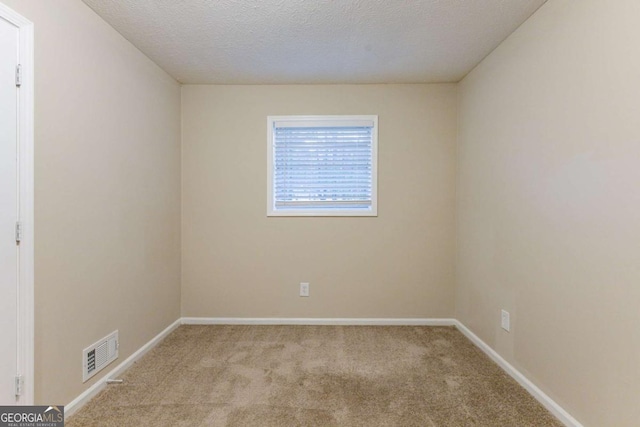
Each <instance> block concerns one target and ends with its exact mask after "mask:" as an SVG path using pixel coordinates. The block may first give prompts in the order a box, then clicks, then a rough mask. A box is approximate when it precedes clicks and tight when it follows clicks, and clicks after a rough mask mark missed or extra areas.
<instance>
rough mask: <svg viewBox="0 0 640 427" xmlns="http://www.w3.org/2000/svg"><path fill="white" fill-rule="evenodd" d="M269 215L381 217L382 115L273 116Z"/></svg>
mask: <svg viewBox="0 0 640 427" xmlns="http://www.w3.org/2000/svg"><path fill="white" fill-rule="evenodd" d="M267 123H268V142H269V149H268V157H269V160H268V163H269V164H268V194H267V203H268V207H267V215H268V216H305V215H306V216H377V203H376V202H377V200H376V199H377V194H376V193H377V139H378V116H278V117H274V116H270V117H268V118H267Z"/></svg>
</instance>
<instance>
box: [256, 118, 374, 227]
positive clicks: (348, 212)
mask: <svg viewBox="0 0 640 427" xmlns="http://www.w3.org/2000/svg"><path fill="white" fill-rule="evenodd" d="M320 121H321V122H326V125H327V126H335V125H339V124H342V125H344V126H350V125H365V126H366V125H371V124H372V125H373V133H372V135H371V178H372V180H371V207H370V208H369V209H322V208H317V209H304V210H295V209H284V208H282V209H275V206H274V200H273V199H274V195H273V190H274V189H273V156H274V152H273V130H274V124H275V123H276V122H285V125H286V126H285V127H298V126H309V125H310V124H311V123H315V124H317V123H318V122H320ZM297 216H300V217H330V216H333V217H349V216H353V217H377V216H378V116H377V115H344V116H323V115H320V116H267V217H297Z"/></svg>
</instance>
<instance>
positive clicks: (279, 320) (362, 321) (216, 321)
mask: <svg viewBox="0 0 640 427" xmlns="http://www.w3.org/2000/svg"><path fill="white" fill-rule="evenodd" d="M182 324H183V325H328V326H331V325H335V326H339V325H340V326H345V325H354V326H355V325H359V326H362V325H370V326H455V325H456V324H457V321H456V320H455V319H413V318H406V319H405V318H397V319H383V318H342V319H340V318H336V319H332V318H309V317H302V318H291V317H264V318H246V317H183V318H182Z"/></svg>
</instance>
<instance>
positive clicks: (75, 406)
mask: <svg viewBox="0 0 640 427" xmlns="http://www.w3.org/2000/svg"><path fill="white" fill-rule="evenodd" d="M180 325H181V319H178V320H176V321H175V322H173V323H172V324H171V325H169V326H167V328H166V329H165V330H163V331H162V332H160V333H159V334H158V335H156V336H155V337H153V338H152V339H151V341H149V342H148V343H146V344H145V345H143V346H142V347H140V349H138V351H136V352H135V353H133V354H132V355H131V356H129V357H127V359H126V360H125V361H124V362H122V363H121V364H119V365H118V366H116V367H115V368H113V369H112V370H111V371H110V372H108V373H107V374H105V375H104V376H103V377H102V378H100V379H99V380H98V381H97V382H96V383H95V384H93V385H92V386H91V387H89V388H88V389H86V390H85V391H84V392H83V393H82V394H80V396H78V397H76V398H75V399H73V401H72V402H71V403H69V404H68V405H65V407H64V414H65V417H68V416H71V415H73V414H74V413H76V412H77V411H78V410H79V409H80V408H81V407H82V406H83V405H85V404H86V403H87V402H88V401H89V400H91V398H92V397H94V396H95V395H96V394H98V393H99V392H100V391H102V389H103V388H104V387H105V386H106V384H107V380H108V379H111V378H113V377H117V376H118V375H120V374H122V373H123V372H124V371H125V370H127V369H128V368H129V367H130V366H131V365H133V364H134V363H135V362H136V361H137V360H138V359H140V358H141V357H142V356H144V355H145V354H146V353H147V352H148V351H149V350H151V349H152V348H153V347H155V346H156V345H158V344H159V343H160V341H162V340H163V339H165V338H166V337H167V336H168V335H169V334H170V333H171V332H173V331H174V330H175V329H176V328H178V326H180Z"/></svg>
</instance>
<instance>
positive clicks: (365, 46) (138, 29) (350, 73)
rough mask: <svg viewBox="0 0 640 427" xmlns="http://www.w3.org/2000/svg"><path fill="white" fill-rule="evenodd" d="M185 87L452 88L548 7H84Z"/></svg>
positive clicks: (427, 0) (279, 3) (395, 1)
mask: <svg viewBox="0 0 640 427" xmlns="http://www.w3.org/2000/svg"><path fill="white" fill-rule="evenodd" d="M83 1H84V2H85V3H86V4H87V5H89V6H90V7H91V8H92V9H94V10H95V11H96V12H97V13H98V14H99V15H100V16H101V17H102V18H103V19H104V20H106V21H107V22H108V23H109V24H111V25H112V26H113V27H114V28H115V29H116V30H117V31H119V32H120V33H121V34H122V35H123V36H124V37H126V38H127V39H128V40H129V41H130V42H131V43H133V44H134V45H135V46H136V47H138V49H140V50H141V51H142V52H144V53H145V54H146V55H147V56H149V57H150V58H151V59H152V60H153V61H155V62H156V63H157V64H158V65H159V66H160V67H162V68H163V69H164V70H165V71H166V72H168V73H169V74H171V75H172V76H173V77H175V78H176V79H177V80H178V81H180V82H183V83H215V84H292V83H432V82H456V81H459V80H460V79H461V78H462V77H464V76H465V74H467V73H468V72H469V71H470V70H471V69H472V68H473V67H474V66H475V65H476V64H478V62H480V61H481V60H482V58H484V57H485V56H486V55H487V54H488V53H489V52H491V51H492V50H493V49H494V48H495V47H496V46H497V45H498V44H499V43H500V42H501V41H502V40H504V39H505V38H506V37H507V36H508V35H509V34H511V32H513V30H515V29H516V28H517V27H518V26H519V25H520V24H521V23H522V22H524V21H525V20H526V19H527V18H528V17H529V16H530V15H531V14H532V13H533V12H535V10H536V9H537V8H538V7H540V6H541V5H542V4H543V3H544V2H545V1H546V0H109V1H107V0H83Z"/></svg>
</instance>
